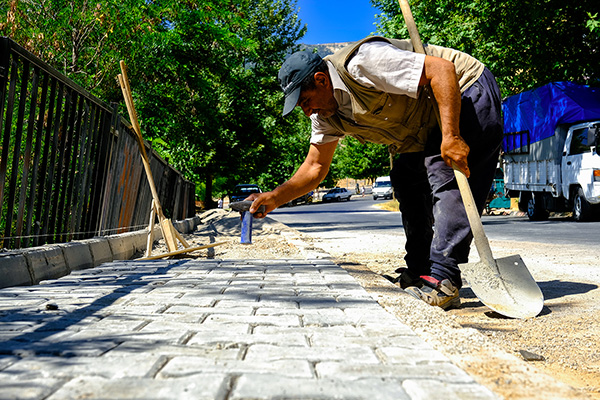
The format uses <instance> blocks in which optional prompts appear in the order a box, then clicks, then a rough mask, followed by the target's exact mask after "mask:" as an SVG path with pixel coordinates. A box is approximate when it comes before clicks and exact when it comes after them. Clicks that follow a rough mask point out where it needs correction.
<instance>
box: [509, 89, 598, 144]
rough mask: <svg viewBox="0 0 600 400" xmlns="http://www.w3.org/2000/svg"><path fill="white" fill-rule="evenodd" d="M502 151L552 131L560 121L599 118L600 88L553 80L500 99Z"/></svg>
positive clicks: (552, 132)
mask: <svg viewBox="0 0 600 400" xmlns="http://www.w3.org/2000/svg"><path fill="white" fill-rule="evenodd" d="M502 112H503V113H504V145H503V148H504V151H506V152H510V151H512V150H514V149H517V148H521V147H522V146H526V145H527V144H528V143H527V142H526V141H528V142H529V144H531V143H535V142H537V141H540V140H542V139H545V138H548V137H550V136H553V135H554V130H555V128H556V126H557V125H560V124H573V123H577V122H583V121H590V120H594V119H600V88H598V87H592V86H586V85H578V84H575V83H573V82H553V83H549V84H547V85H544V86H542V87H539V88H537V89H533V90H529V91H527V92H523V93H519V94H517V95H514V96H510V97H508V98H506V99H505V100H504V101H503V102H502Z"/></svg>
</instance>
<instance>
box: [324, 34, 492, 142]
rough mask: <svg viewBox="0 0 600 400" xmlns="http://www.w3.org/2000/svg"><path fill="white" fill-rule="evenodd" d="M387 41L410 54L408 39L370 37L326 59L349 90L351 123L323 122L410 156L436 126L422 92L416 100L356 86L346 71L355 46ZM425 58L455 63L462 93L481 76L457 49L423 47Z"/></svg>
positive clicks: (479, 68) (477, 64)
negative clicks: (438, 58) (426, 55)
mask: <svg viewBox="0 0 600 400" xmlns="http://www.w3.org/2000/svg"><path fill="white" fill-rule="evenodd" d="M376 40H379V41H386V42H389V43H391V44H393V45H394V46H396V47H398V48H400V49H402V50H407V51H413V47H412V44H411V43H410V41H409V40H399V39H387V38H383V37H378V36H373V37H369V38H366V39H363V40H361V41H359V42H356V43H353V44H351V45H350V46H347V47H345V48H343V49H341V50H339V51H338V52H336V53H335V54H332V55H329V56H327V57H325V59H326V60H329V61H331V62H332V63H333V65H334V67H335V69H336V70H337V72H338V74H339V75H340V77H341V79H342V81H343V82H344V84H345V85H346V87H347V88H348V91H349V94H350V98H351V101H352V114H353V118H354V121H351V120H348V119H345V118H343V117H342V116H341V115H339V114H335V115H333V116H332V117H330V118H325V120H326V121H327V122H328V123H330V124H331V125H332V126H333V127H334V128H336V129H337V130H338V131H340V132H341V133H343V134H345V135H349V136H352V137H354V138H356V139H358V140H359V141H360V142H362V143H364V142H373V143H380V144H386V145H390V147H391V148H390V151H392V152H400V153H410V152H416V151H422V150H423V149H424V147H425V141H426V140H427V135H428V134H429V132H430V131H431V129H432V128H433V127H434V126H436V125H437V121H436V118H435V115H434V113H433V107H432V105H431V102H430V101H429V100H428V99H427V97H426V95H425V94H424V93H423V90H419V95H418V97H417V98H416V99H413V98H411V97H409V96H405V95H398V94H390V93H386V92H383V91H380V90H378V89H374V88H368V87H364V86H362V85H361V84H359V83H358V82H357V81H356V80H354V78H352V76H350V74H349V73H348V71H347V69H346V65H347V63H348V61H349V60H350V59H351V57H352V55H353V54H354V52H355V51H356V50H357V49H358V47H359V46H360V45H361V44H363V43H365V42H368V41H376ZM425 51H426V53H427V54H428V55H431V56H436V57H440V58H443V59H445V60H448V61H451V62H453V63H454V66H455V68H456V74H457V76H458V82H459V86H460V90H461V92H464V91H465V90H466V89H467V88H468V87H470V86H471V85H472V84H473V83H474V82H475V81H476V80H477V79H479V77H480V76H481V74H482V73H483V70H484V68H485V66H484V65H483V64H482V63H481V62H479V61H478V60H477V59H475V58H473V57H471V56H470V55H468V54H466V53H462V52H460V51H457V50H453V49H449V48H445V47H440V46H434V45H426V47H425Z"/></svg>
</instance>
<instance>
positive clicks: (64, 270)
mask: <svg viewBox="0 0 600 400" xmlns="http://www.w3.org/2000/svg"><path fill="white" fill-rule="evenodd" d="M23 255H24V256H25V258H26V259H27V263H28V264H29V267H30V269H31V271H32V273H33V277H34V282H33V283H34V284H37V283H39V282H41V281H44V280H47V279H56V278H60V277H62V276H65V275H68V274H69V272H70V271H69V268H68V266H67V262H66V260H65V255H64V254H63V252H62V250H61V249H60V247H56V246H48V247H46V246H42V247H34V248H32V249H30V250H25V251H24V252H23Z"/></svg>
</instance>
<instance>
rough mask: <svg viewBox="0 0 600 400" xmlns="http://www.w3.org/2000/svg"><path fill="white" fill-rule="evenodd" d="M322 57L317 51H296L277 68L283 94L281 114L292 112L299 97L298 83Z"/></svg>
mask: <svg viewBox="0 0 600 400" xmlns="http://www.w3.org/2000/svg"><path fill="white" fill-rule="evenodd" d="M322 62H323V59H322V58H321V57H320V56H319V55H318V54H317V53H311V52H310V51H298V52H296V53H294V54H292V55H291V56H289V57H288V58H287V59H286V60H285V62H284V63H283V65H282V66H281V69H280V70H279V75H278V79H279V85H281V89H282V90H283V94H284V95H285V104H284V105H283V116H284V117H285V116H286V115H288V114H289V113H291V112H292V110H293V109H294V107H296V104H297V103H298V98H299V97H300V84H301V83H302V81H303V80H304V79H305V78H306V77H307V76H309V75H310V74H311V73H314V71H315V70H316V69H317V67H318V66H319V65H321V63H322Z"/></svg>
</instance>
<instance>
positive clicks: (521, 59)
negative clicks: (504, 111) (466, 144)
mask: <svg viewBox="0 0 600 400" xmlns="http://www.w3.org/2000/svg"><path fill="white" fill-rule="evenodd" d="M372 3H373V4H374V5H375V6H377V7H378V8H380V9H381V10H382V14H381V15H380V17H379V19H378V28H379V30H380V31H381V32H382V34H384V35H386V36H390V37H403V38H408V33H407V30H406V27H405V25H404V20H403V18H402V15H401V12H400V8H399V5H398V2H397V0H372ZM411 9H412V12H413V15H414V18H415V22H416V24H417V27H418V29H419V32H420V34H421V39H422V40H423V41H424V42H428V43H432V44H439V45H442V46H447V47H452V48H456V49H458V50H462V51H465V52H467V53H469V54H471V55H473V56H475V57H476V58H478V59H480V60H481V61H482V62H484V63H485V64H486V65H487V66H488V67H489V68H490V69H491V70H492V72H493V73H494V74H495V75H496V77H497V79H498V82H499V85H500V88H501V90H502V93H503V94H504V95H510V94H514V93H518V92H521V91H524V90H528V89H531V88H534V87H538V86H541V85H543V84H546V83H548V82H552V81H562V80H569V81H574V82H578V83H582V84H592V85H597V84H599V83H600V70H599V69H598V65H599V63H600V51H599V50H600V46H599V45H600V34H598V29H597V25H596V24H595V23H594V21H595V18H597V14H592V13H597V9H598V4H597V1H595V0H582V1H578V2H564V1H562V0H537V1H531V0H530V1H516V0H508V1H506V0H502V1H501V0H474V1H473V0H441V1H440V0H435V1H434V0H416V1H412V2H411Z"/></svg>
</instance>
